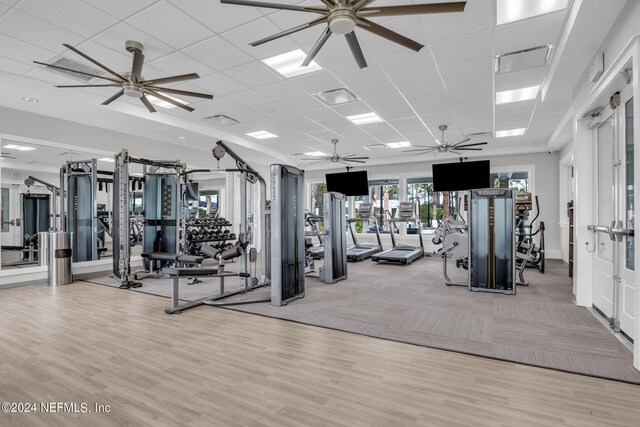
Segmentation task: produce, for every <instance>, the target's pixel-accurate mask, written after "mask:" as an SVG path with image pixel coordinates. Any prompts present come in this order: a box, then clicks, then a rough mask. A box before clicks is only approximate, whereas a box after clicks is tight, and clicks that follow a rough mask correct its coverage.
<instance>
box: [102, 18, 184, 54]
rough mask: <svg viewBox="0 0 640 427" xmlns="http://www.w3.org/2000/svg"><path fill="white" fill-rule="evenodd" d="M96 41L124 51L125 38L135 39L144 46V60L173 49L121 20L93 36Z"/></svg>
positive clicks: (167, 52)
mask: <svg viewBox="0 0 640 427" xmlns="http://www.w3.org/2000/svg"><path fill="white" fill-rule="evenodd" d="M93 40H94V41H95V42H97V43H100V44H101V45H103V46H106V47H108V48H109V49H113V50H115V51H117V52H122V53H126V52H127V51H126V50H125V47H124V44H125V42H126V41H127V40H135V41H137V42H138V43H141V44H142V45H143V46H144V50H143V53H144V56H145V59H146V61H148V62H149V61H153V60H154V59H156V58H158V57H161V56H165V55H167V54H169V53H171V52H172V51H173V49H172V48H171V47H169V46H167V45H166V44H164V43H163V42H161V41H160V40H158V39H155V38H153V37H152V36H150V35H148V34H145V33H143V32H142V31H140V30H138V29H137V28H134V27H132V26H131V25H129V24H126V23H124V22H121V23H120V24H118V25H116V26H114V27H112V28H109V29H108V30H107V31H105V32H103V33H101V34H98V35H97V36H95V37H94V38H93Z"/></svg>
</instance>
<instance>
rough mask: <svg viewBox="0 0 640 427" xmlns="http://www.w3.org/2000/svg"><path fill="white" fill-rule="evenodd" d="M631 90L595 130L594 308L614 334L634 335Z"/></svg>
mask: <svg viewBox="0 0 640 427" xmlns="http://www.w3.org/2000/svg"><path fill="white" fill-rule="evenodd" d="M632 101H633V100H632V98H631V90H630V88H628V89H627V90H625V91H623V92H622V93H621V102H620V105H619V106H618V107H617V108H616V109H611V108H609V109H607V110H606V111H607V113H605V112H603V114H606V115H605V117H606V120H604V121H603V122H602V124H600V126H598V127H597V128H596V129H595V131H594V132H595V134H594V141H595V144H596V146H595V152H596V153H597V157H596V165H595V166H596V178H597V179H596V182H597V188H596V189H595V190H596V194H597V197H596V199H595V200H596V204H595V212H594V213H595V219H596V224H597V225H596V226H593V227H592V229H593V230H594V231H595V232H596V248H595V251H596V257H595V264H594V273H595V286H594V288H593V305H594V307H595V308H596V309H597V310H598V311H600V312H601V313H602V314H604V315H605V316H606V317H607V318H608V319H609V323H610V325H611V326H612V328H614V330H616V331H622V332H623V333H625V334H626V335H627V336H629V337H631V336H633V321H634V318H635V313H634V295H635V292H636V289H635V283H634V269H635V265H634V239H633V227H634V217H633V212H634V147H633V131H634V129H633V114H634V112H633V102H632Z"/></svg>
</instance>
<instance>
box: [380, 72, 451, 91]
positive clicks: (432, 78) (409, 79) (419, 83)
mask: <svg viewBox="0 0 640 427" xmlns="http://www.w3.org/2000/svg"><path fill="white" fill-rule="evenodd" d="M391 80H392V81H393V83H394V84H395V85H396V86H397V87H398V89H399V90H400V91H401V92H403V93H407V92H413V91H416V90H424V89H429V88H434V87H442V81H441V80H440V76H439V75H438V71H437V69H436V67H435V65H434V66H433V67H431V66H429V67H423V68H421V69H420V71H417V72H413V73H410V74H403V75H402V76H399V77H392V78H391Z"/></svg>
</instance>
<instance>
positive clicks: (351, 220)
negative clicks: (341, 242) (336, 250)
mask: <svg viewBox="0 0 640 427" xmlns="http://www.w3.org/2000/svg"><path fill="white" fill-rule="evenodd" d="M371 220H373V226H374V229H375V231H376V239H377V240H378V246H380V249H383V248H382V238H381V237H380V230H378V220H377V219H376V217H375V216H374V215H373V214H371V216H370V217H368V218H367V217H356V218H347V223H348V224H349V234H351V239H352V240H353V244H354V246H358V237H357V236H356V233H355V231H353V227H352V226H351V224H352V223H354V222H362V223H364V222H365V221H371ZM347 249H348V248H347Z"/></svg>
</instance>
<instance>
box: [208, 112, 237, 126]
mask: <svg viewBox="0 0 640 427" xmlns="http://www.w3.org/2000/svg"><path fill="white" fill-rule="evenodd" d="M204 119H205V120H208V121H210V122H211V123H213V124H215V125H217V126H231V125H237V124H238V123H240V122H239V121H237V120H236V119H234V118H233V117H229V116H225V115H224V114H216V115H215V116H209V117H205V118H204Z"/></svg>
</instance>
